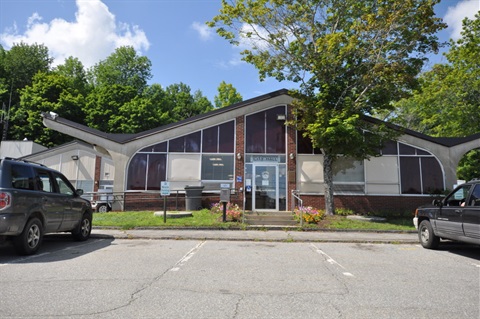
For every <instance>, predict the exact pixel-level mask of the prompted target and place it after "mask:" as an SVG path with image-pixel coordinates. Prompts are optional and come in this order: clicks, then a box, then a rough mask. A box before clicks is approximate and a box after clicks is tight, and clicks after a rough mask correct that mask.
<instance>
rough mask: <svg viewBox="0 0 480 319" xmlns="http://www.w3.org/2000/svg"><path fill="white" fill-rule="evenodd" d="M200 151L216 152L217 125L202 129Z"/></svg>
mask: <svg viewBox="0 0 480 319" xmlns="http://www.w3.org/2000/svg"><path fill="white" fill-rule="evenodd" d="M202 151H203V152H204V153H217V152H218V126H214V127H210V128H207V129H205V130H203V137H202Z"/></svg>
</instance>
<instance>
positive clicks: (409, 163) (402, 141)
mask: <svg viewBox="0 0 480 319" xmlns="http://www.w3.org/2000/svg"><path fill="white" fill-rule="evenodd" d="M292 101H293V99H292V97H291V96H289V95H288V91H287V90H279V91H275V92H272V93H270V94H265V95H262V96H259V97H256V98H253V99H249V100H246V101H243V102H240V103H236V104H233V105H231V106H228V107H224V108H220V109H216V110H214V111H211V112H209V113H205V114H201V115H198V116H195V117H192V118H189V119H186V120H183V121H181V122H178V123H173V124H169V125H165V126H162V127H158V128H156V129H152V130H149V131H145V132H141V133H138V134H110V133H105V132H101V131H98V130H95V129H92V128H89V127H86V126H84V125H80V124H78V123H75V122H72V121H69V120H66V119H64V118H62V117H61V114H58V115H57V114H54V113H44V114H42V116H43V123H44V125H45V126H46V127H48V128H51V129H53V130H56V131H59V132H61V133H64V134H68V135H70V136H74V137H75V138H76V139H79V140H81V141H83V142H85V143H87V144H88V145H90V146H91V148H92V149H91V153H92V154H93V153H94V155H92V156H93V157H92V156H90V163H91V164H92V165H94V167H93V168H87V169H85V170H94V171H95V172H96V173H93V172H92V174H90V176H91V177H90V178H93V180H92V181H91V182H90V183H85V182H84V183H83V185H91V189H87V190H86V191H97V190H98V187H99V185H107V184H108V185H109V187H111V188H113V192H114V193H115V194H121V195H122V198H123V200H121V201H118V202H116V203H115V207H114V209H117V210H141V209H142V210H161V209H163V201H162V198H161V196H159V194H160V185H161V182H162V181H167V182H169V186H170V190H171V191H172V193H171V194H172V195H171V196H183V194H184V190H185V187H193V186H198V187H200V188H202V198H204V199H205V202H204V206H206V205H207V204H208V203H210V202H209V201H208V198H210V197H211V198H215V196H217V197H216V200H218V194H219V192H220V189H221V187H225V186H226V185H228V187H229V188H231V189H232V193H233V194H235V196H233V197H232V200H233V201H235V202H237V203H238V204H239V205H240V206H241V207H243V208H244V209H245V210H252V211H285V210H290V209H292V207H294V206H295V205H298V200H299V199H301V200H302V201H303V204H304V205H311V206H315V207H317V208H323V207H324V197H323V196H324V179H323V166H322V163H323V158H322V154H321V151H320V150H316V149H314V148H313V147H312V145H311V143H310V142H309V141H308V140H307V139H305V138H303V137H302V136H301V134H299V133H298V132H297V131H296V130H295V128H293V127H291V126H286V125H285V121H286V120H289V119H290V117H291V112H290V105H291V103H292ZM367 120H368V118H367ZM371 120H372V121H373V120H374V119H371ZM394 128H395V127H394ZM397 129H400V128H397ZM83 142H82V147H84V148H85V147H86V146H85V145H83ZM476 148H480V134H476V135H473V136H470V137H466V138H433V137H430V136H426V135H423V134H420V133H418V132H414V131H410V130H408V129H401V135H400V136H399V138H398V140H397V141H391V142H389V143H387V144H386V145H385V147H384V148H383V149H382V150H381V156H379V157H373V158H370V159H369V160H363V161H354V160H352V159H348V158H340V159H339V161H337V162H336V163H335V167H334V171H335V176H334V194H335V205H336V207H344V208H348V209H352V210H354V211H355V212H357V213H366V212H387V211H390V212H392V211H393V212H406V211H412V210H413V209H414V208H415V207H416V206H418V205H420V204H424V203H428V202H430V201H431V196H432V194H433V193H438V192H442V191H443V190H445V189H451V188H452V187H453V185H454V184H456V183H457V178H456V173H455V171H456V167H457V165H458V162H459V161H460V159H461V158H462V156H463V155H464V154H465V153H467V152H468V151H470V150H472V149H476ZM35 156H37V157H35ZM43 156H44V157H45V156H47V155H45V151H44V152H43ZM57 156H58V155H57ZM27 158H29V159H34V160H39V158H38V155H35V154H32V155H31V156H29V157H27ZM93 158H96V159H97V160H95V161H94V160H93ZM64 159H65V161H67V162H68V161H70V159H71V157H70V156H65V157H64ZM77 160H78V158H77ZM105 161H106V162H107V164H108V165H107V167H108V180H106V179H107V178H106V175H105V174H104V173H103V171H102V169H103V170H105V165H104V164H102V162H105ZM78 164H81V158H80V162H78ZM77 166H78V165H77ZM90 167H92V166H90ZM80 170H81V169H80ZM78 182H82V181H79V180H78ZM292 193H293V194H295V196H292ZM214 200H215V199H214ZM207 202H208V203H207ZM180 209H181V207H180Z"/></svg>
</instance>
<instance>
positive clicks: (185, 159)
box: [168, 154, 200, 182]
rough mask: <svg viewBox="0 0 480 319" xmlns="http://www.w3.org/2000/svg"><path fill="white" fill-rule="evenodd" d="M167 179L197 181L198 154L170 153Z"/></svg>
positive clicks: (198, 173) (198, 169)
mask: <svg viewBox="0 0 480 319" xmlns="http://www.w3.org/2000/svg"><path fill="white" fill-rule="evenodd" d="M168 180H169V181H185V182H188V181H199V180H200V155H194V154H190V155H189V154H170V155H169V156H168Z"/></svg>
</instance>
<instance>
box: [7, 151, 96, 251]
mask: <svg viewBox="0 0 480 319" xmlns="http://www.w3.org/2000/svg"><path fill="white" fill-rule="evenodd" d="M82 194H83V191H82V190H80V189H79V190H75V188H74V187H73V186H72V184H71V183H70V182H69V181H68V179H67V178H66V177H65V176H63V175H62V174H61V173H60V172H58V171H56V170H53V169H50V168H48V167H46V166H43V165H41V164H37V163H32V162H28V161H23V160H19V159H13V158H5V159H2V160H0V238H1V239H12V240H13V244H14V246H15V248H16V250H17V252H18V253H19V254H22V255H31V254H34V253H35V252H37V250H38V249H39V247H40V244H41V243H42V239H43V235H44V234H47V233H56V232H71V233H72V235H73V238H74V239H76V240H80V241H84V240H87V239H88V238H89V237H90V232H91V230H92V208H91V204H90V202H89V201H88V200H86V199H83V198H81V195H82Z"/></svg>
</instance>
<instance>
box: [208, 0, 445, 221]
mask: <svg viewBox="0 0 480 319" xmlns="http://www.w3.org/2000/svg"><path fill="white" fill-rule="evenodd" d="M438 2H439V0H408V1H397V0H384V1H376V0H370V1H358V0H303V1H295V0H258V1H252V0H236V1H234V0H232V1H227V0H222V8H221V9H220V14H219V15H217V16H216V17H214V18H213V20H212V21H211V22H209V25H210V26H211V27H215V28H217V33H219V35H221V36H222V37H224V38H225V39H227V40H228V41H230V43H232V44H235V45H239V44H242V46H243V47H245V46H248V47H249V48H247V49H245V50H244V51H243V52H242V55H243V59H244V60H245V61H246V62H248V63H251V64H253V65H254V66H255V67H256V68H257V69H258V71H259V76H260V79H265V78H266V77H274V78H276V79H277V80H280V81H283V80H289V81H293V82H297V83H299V87H300V88H299V89H298V90H293V91H292V95H293V96H294V97H295V98H296V100H295V102H294V111H295V113H296V114H297V115H298V116H297V120H296V121H295V124H296V125H297V128H298V129H299V130H300V131H304V132H305V135H306V136H307V137H308V138H310V139H311V141H312V143H313V145H314V146H315V147H318V148H321V149H322V152H323V158H324V163H323V167H324V179H325V203H326V204H325V207H326V212H327V214H333V213H334V210H335V207H334V204H333V172H332V165H333V163H334V162H335V160H336V159H337V158H338V156H340V155H345V156H350V157H354V158H358V159H361V158H368V157H369V156H372V155H375V154H376V152H377V149H378V146H379V145H380V144H381V142H382V141H383V140H385V139H386V138H390V137H391V133H390V132H389V131H388V130H386V129H385V127H384V125H382V124H381V123H372V122H366V121H364V120H363V115H365V114H375V113H376V112H377V111H378V110H383V109H388V108H391V101H394V100H397V99H399V98H401V97H403V96H404V95H405V92H406V91H408V90H410V89H411V88H412V87H413V86H414V84H415V82H416V75H417V74H418V73H419V72H420V70H421V68H422V66H423V63H424V61H425V60H426V58H424V56H423V54H425V53H428V52H430V51H437V50H438V46H439V44H438V39H437V37H436V36H435V33H436V32H437V31H438V30H440V29H442V28H444V27H445V25H444V24H443V23H442V22H441V20H440V19H438V18H435V13H434V10H433V6H434V5H435V4H436V3H438ZM364 131H369V132H370V134H368V138H366V137H365V135H364Z"/></svg>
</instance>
